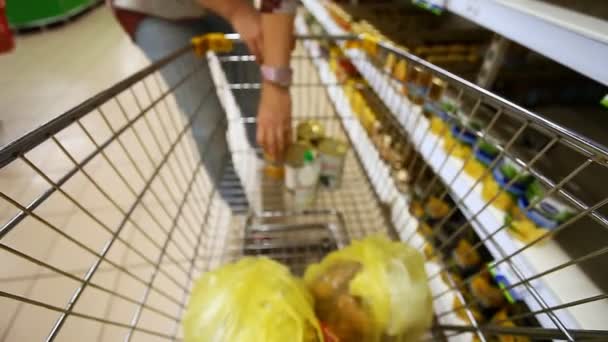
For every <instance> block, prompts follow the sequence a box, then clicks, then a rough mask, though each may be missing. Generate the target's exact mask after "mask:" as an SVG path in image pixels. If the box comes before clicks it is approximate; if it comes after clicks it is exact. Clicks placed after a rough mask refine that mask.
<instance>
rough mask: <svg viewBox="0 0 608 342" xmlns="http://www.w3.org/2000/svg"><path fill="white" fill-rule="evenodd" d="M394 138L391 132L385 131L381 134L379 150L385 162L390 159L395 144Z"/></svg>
mask: <svg viewBox="0 0 608 342" xmlns="http://www.w3.org/2000/svg"><path fill="white" fill-rule="evenodd" d="M393 141H394V138H393V135H392V134H390V133H385V134H382V135H381V140H380V146H378V152H379V153H380V158H382V160H384V161H385V162H386V161H387V160H388V159H389V156H390V154H391V146H392V144H393Z"/></svg>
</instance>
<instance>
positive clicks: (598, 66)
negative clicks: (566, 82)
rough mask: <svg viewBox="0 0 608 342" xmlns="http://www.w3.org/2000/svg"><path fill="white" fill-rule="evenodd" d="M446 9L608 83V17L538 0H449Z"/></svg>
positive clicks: (598, 80) (605, 83)
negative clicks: (583, 12)
mask: <svg viewBox="0 0 608 342" xmlns="http://www.w3.org/2000/svg"><path fill="white" fill-rule="evenodd" d="M446 9H447V10H449V11H450V12H452V13H455V14H457V15H459V16H461V17H463V18H466V19H468V20H470V21H472V22H474V23H476V24H478V25H480V26H483V27H485V28H487V29H488V30H490V31H492V32H496V33H498V34H500V35H502V36H504V37H506V38H508V39H510V40H512V41H514V42H517V43H519V44H521V45H523V46H525V47H527V48H529V49H530V50H533V51H536V52H538V53H540V54H542V55H544V56H545V57H548V58H550V59H552V60H554V61H556V62H558V63H561V64H563V65H565V66H567V67H569V68H571V69H573V70H575V71H577V72H579V73H581V74H583V75H585V76H587V77H589V78H591V79H593V80H596V81H597V82H600V83H602V84H604V85H608V69H606V67H605V65H606V61H607V60H608V21H604V20H601V19H598V18H594V17H591V16H588V15H585V14H581V13H578V12H575V11H571V10H568V9H565V8H562V7H559V6H555V5H552V4H549V3H546V2H542V1H538V0H450V1H447V3H446ZM564 47H567V48H564Z"/></svg>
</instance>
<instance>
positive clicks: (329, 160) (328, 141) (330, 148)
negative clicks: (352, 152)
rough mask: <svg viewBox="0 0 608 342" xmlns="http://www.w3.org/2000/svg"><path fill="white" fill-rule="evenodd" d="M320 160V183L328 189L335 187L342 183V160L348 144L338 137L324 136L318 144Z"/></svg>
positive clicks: (344, 157)
mask: <svg viewBox="0 0 608 342" xmlns="http://www.w3.org/2000/svg"><path fill="white" fill-rule="evenodd" d="M318 152H319V160H320V162H321V176H320V181H321V185H323V186H324V187H326V188H328V189H336V188H339V187H340V184H342V174H343V172H344V161H345V160H346V152H348V145H347V144H346V143H345V142H343V141H340V140H338V139H333V138H325V139H323V140H321V142H320V143H319V146H318Z"/></svg>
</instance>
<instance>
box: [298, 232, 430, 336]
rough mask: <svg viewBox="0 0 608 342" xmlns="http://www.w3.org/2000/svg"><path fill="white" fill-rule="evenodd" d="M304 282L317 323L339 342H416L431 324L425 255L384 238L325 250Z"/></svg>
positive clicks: (310, 269)
mask: <svg viewBox="0 0 608 342" xmlns="http://www.w3.org/2000/svg"><path fill="white" fill-rule="evenodd" d="M304 281H305V283H306V285H307V286H308V288H309V289H310V291H311V293H312V294H313V297H314V299H315V312H316V313H317V317H318V319H319V321H320V322H321V324H322V325H324V326H325V327H326V329H327V330H328V331H329V332H331V333H332V334H333V335H335V336H336V337H337V338H338V339H337V340H338V341H360V342H368V341H415V340H417V339H418V338H420V337H421V336H422V334H424V332H425V331H426V329H428V328H429V327H430V325H431V323H432V316H433V314H432V299H431V292H430V289H429V287H428V282H427V276H426V272H425V269H424V257H423V256H422V254H421V253H420V252H418V251H417V250H415V249H414V248H412V247H409V246H407V245H405V244H403V243H401V242H394V241H390V240H389V239H388V238H386V237H384V236H380V235H373V236H370V237H367V238H365V239H364V240H359V241H353V242H352V243H351V245H350V246H347V247H346V248H343V249H341V250H338V251H334V252H332V253H330V254H328V255H327V256H326V257H325V258H324V259H323V260H322V261H321V262H320V263H318V264H313V265H311V266H309V267H308V269H307V270H306V272H305V275H304Z"/></svg>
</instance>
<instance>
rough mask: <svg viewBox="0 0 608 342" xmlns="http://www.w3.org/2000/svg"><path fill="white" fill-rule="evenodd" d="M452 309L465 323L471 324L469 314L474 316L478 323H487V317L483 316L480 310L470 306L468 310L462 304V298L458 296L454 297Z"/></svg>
mask: <svg viewBox="0 0 608 342" xmlns="http://www.w3.org/2000/svg"><path fill="white" fill-rule="evenodd" d="M452 308H453V309H454V312H455V313H456V315H457V316H458V318H460V319H461V320H463V321H465V322H469V323H470V322H471V319H470V318H469V313H470V314H471V315H472V316H473V319H474V320H475V321H476V322H477V323H482V322H484V321H485V317H484V316H483V315H482V314H481V312H480V311H479V309H478V308H477V306H476V305H470V306H469V307H468V308H467V307H465V305H464V304H463V303H462V301H461V300H460V298H458V296H454V300H453V302H452Z"/></svg>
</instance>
